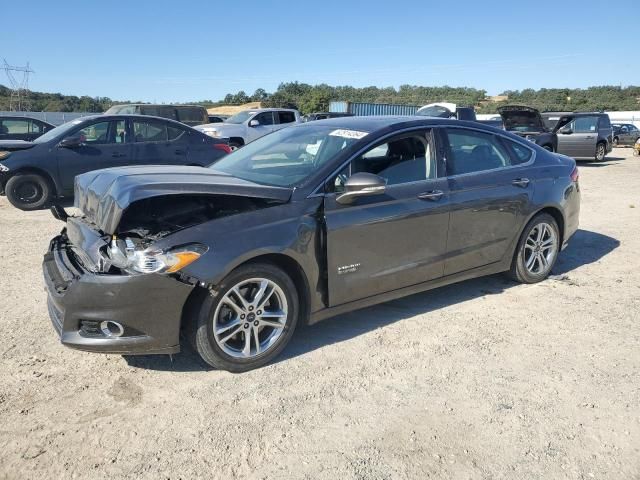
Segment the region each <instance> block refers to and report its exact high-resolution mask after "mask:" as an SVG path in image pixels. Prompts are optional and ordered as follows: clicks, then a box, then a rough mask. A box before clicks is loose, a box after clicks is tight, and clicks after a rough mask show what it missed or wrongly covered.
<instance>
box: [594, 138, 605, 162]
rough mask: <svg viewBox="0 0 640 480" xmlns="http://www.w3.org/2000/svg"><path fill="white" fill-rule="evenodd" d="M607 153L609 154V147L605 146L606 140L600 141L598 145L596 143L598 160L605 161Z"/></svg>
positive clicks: (596, 157)
mask: <svg viewBox="0 0 640 480" xmlns="http://www.w3.org/2000/svg"><path fill="white" fill-rule="evenodd" d="M606 155H607V147H606V146H605V144H604V142H600V143H599V144H598V145H596V154H595V159H596V162H601V161H603V160H604V157H605V156H606Z"/></svg>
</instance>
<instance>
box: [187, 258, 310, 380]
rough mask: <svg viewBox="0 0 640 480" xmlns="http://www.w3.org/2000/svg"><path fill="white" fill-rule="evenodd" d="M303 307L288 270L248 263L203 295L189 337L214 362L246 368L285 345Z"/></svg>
mask: <svg viewBox="0 0 640 480" xmlns="http://www.w3.org/2000/svg"><path fill="white" fill-rule="evenodd" d="M298 311H299V302H298V293H297V291H296V287H295V285H294V284H293V282H292V280H291V278H290V277H289V276H288V275H287V274H286V273H285V272H283V271H282V270H281V269H280V268H278V267H276V266H275V265H272V264H269V263H256V264H249V265H244V266H241V267H238V268H237V269H236V270H234V271H233V272H232V273H231V274H229V275H228V276H227V278H225V279H224V280H223V281H222V282H221V283H220V285H218V286H217V288H216V291H215V293H214V294H211V295H207V296H206V297H205V298H204V299H203V300H202V303H201V305H200V306H199V308H198V313H197V316H196V317H197V318H195V319H191V321H192V332H191V334H190V340H191V343H192V345H193V346H194V348H195V350H196V351H197V352H198V353H199V354H200V356H201V357H202V359H203V360H204V361H205V362H206V363H208V364H209V365H211V366H212V367H214V368H218V369H221V370H228V371H230V372H245V371H248V370H252V369H254V368H258V367H261V366H263V365H265V364H267V363H269V362H270V361H271V360H273V359H274V358H275V357H276V356H277V355H278V354H279V353H280V352H281V351H282V350H283V349H284V347H285V346H286V345H287V343H289V340H290V339H291V336H292V335H293V331H294V330H295V327H296V324H297V321H298Z"/></svg>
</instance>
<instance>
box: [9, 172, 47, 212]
mask: <svg viewBox="0 0 640 480" xmlns="http://www.w3.org/2000/svg"><path fill="white" fill-rule="evenodd" d="M5 194H6V195H7V199H8V200H9V202H11V205H13V206H14V207H16V208H19V209H20V210H39V209H41V208H44V207H46V206H47V204H48V203H49V200H50V198H51V194H52V192H51V186H50V185H49V182H48V181H47V179H46V178H44V177H43V176H42V175H38V174H36V173H18V174H17V175H14V176H13V177H11V178H10V179H9V181H7V184H6V186H5Z"/></svg>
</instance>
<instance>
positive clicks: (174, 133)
mask: <svg viewBox="0 0 640 480" xmlns="http://www.w3.org/2000/svg"><path fill="white" fill-rule="evenodd" d="M186 133H187V131H186V130H185V129H184V128H180V127H176V126H175V125H171V126H167V134H168V137H169V141H171V140H178V139H179V138H183V135H186Z"/></svg>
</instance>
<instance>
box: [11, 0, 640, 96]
mask: <svg viewBox="0 0 640 480" xmlns="http://www.w3.org/2000/svg"><path fill="white" fill-rule="evenodd" d="M614 5H615V6H614ZM638 12H639V11H638V0H618V1H616V2H604V1H596V0H564V1H560V0H555V1H549V0H538V1H535V2H524V1H516V0H511V1H492V0H484V1H477V0H448V1H436V2H433V1H427V0H394V1H389V0H385V1H378V0H369V1H358V2H356V1H349V0H342V1H334V0H322V1H318V0H316V1H309V0H307V1H304V0H298V1H292V0H281V1H279V0H272V1H265V0H263V1H255V0H244V1H242V2H211V1H183V2H177V1H175V0H174V1H165V0H155V1H147V0H139V1H124V2H104V1H86V0H85V1H76V0H70V1H57V2H53V1H50V0H48V1H42V0H37V1H34V0H32V1H30V2H26V3H22V2H10V1H8V0H2V5H1V6H0V16H1V17H3V18H5V19H16V21H13V20H11V21H4V22H2V29H0V58H2V57H4V58H6V59H7V61H8V62H9V63H12V64H24V63H25V62H26V61H27V60H28V61H30V63H31V66H32V68H33V69H34V70H35V72H36V73H35V74H34V75H33V76H32V77H31V80H30V87H31V89H32V90H37V91H46V92H61V93H65V94H75V95H90V96H108V97H111V98H113V99H119V100H127V99H128V100H144V101H155V102H171V101H175V102H178V101H189V100H202V99H213V100H217V99H220V98H222V97H223V96H224V95H225V94H226V93H228V92H237V91H238V90H244V91H245V92H246V93H247V94H249V95H250V94H252V93H253V91H254V90H255V89H256V88H260V87H261V88H264V89H266V90H267V91H273V90H275V89H276V88H277V86H278V84H279V83H280V82H284V81H295V80H298V81H300V82H306V83H311V84H315V83H328V84H330V85H353V86H358V87H362V86H368V85H375V86H379V87H385V86H394V87H397V86H399V85H402V84H415V85H431V86H437V85H451V86H468V87H476V88H482V89H485V90H487V91H488V93H489V94H492V95H493V94H498V93H500V92H502V91H504V90H507V89H522V88H527V87H531V88H541V87H587V86H590V85H604V84H607V85H628V84H638V83H640V62H638V61H637V58H636V57H637V51H638V44H639V43H640V42H639V41H638V38H640V37H639V36H638V27H639V24H638V19H639V17H638ZM0 83H1V84H7V82H6V79H5V78H4V73H3V72H0Z"/></svg>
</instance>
